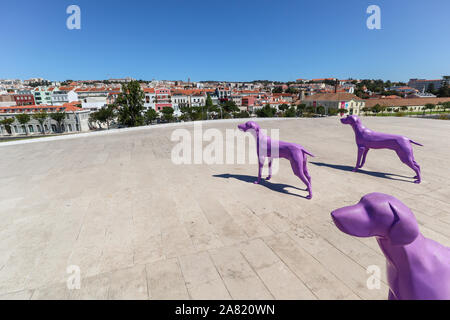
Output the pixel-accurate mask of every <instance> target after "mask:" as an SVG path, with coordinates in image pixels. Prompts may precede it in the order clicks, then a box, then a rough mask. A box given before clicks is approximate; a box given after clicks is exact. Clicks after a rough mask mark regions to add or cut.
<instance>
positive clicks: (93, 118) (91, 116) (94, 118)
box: [88, 111, 102, 129]
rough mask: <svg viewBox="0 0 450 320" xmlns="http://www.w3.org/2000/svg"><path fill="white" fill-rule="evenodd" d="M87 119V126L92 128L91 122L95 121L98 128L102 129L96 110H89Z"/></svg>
mask: <svg viewBox="0 0 450 320" xmlns="http://www.w3.org/2000/svg"><path fill="white" fill-rule="evenodd" d="M88 121H89V126H90V127H91V128H92V127H93V125H92V124H93V123H96V124H97V125H98V126H99V128H100V129H102V123H101V122H100V121H99V120H98V118H97V111H95V112H91V113H90V114H89V119H88Z"/></svg>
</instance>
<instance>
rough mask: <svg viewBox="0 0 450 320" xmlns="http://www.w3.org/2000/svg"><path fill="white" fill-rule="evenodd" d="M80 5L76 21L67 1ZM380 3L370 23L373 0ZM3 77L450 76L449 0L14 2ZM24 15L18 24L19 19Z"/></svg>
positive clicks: (0, 59)
mask: <svg viewBox="0 0 450 320" xmlns="http://www.w3.org/2000/svg"><path fill="white" fill-rule="evenodd" d="M71 4H76V5H78V6H79V7H80V9H81V29H80V30H69V29H68V28H67V27H66V20H67V18H68V17H69V14H67V13H66V9H67V7H68V6H69V5H71ZM372 4H375V5H378V6H379V7H380V9H381V29H380V30H370V29H368V28H367V26H366V20H367V19H368V17H369V16H370V14H367V13H366V10H367V8H368V6H369V5H372ZM6 9H8V10H7V11H8V13H9V14H8V16H6V17H5V19H3V20H2V23H4V28H6V27H7V26H14V28H11V27H9V30H10V31H9V32H7V33H5V43H8V44H9V46H10V48H11V49H10V50H2V52H0V70H2V74H1V75H0V77H1V78H20V79H28V78H33V77H43V78H46V79H52V80H57V81H63V80H66V79H74V80H76V79H109V78H123V77H126V76H130V77H133V78H135V79H146V80H150V79H161V80H162V79H166V80H187V79H188V78H190V79H191V81H206V80H215V81H238V82H248V81H253V80H258V79H262V80H263V79H267V80H271V81H283V82H287V81H295V79H297V78H307V79H310V78H322V77H336V78H339V79H347V78H355V79H383V80H391V81H402V82H405V81H407V80H408V79H410V78H427V79H438V78H441V77H442V76H443V75H446V74H449V73H450V63H449V62H448V57H447V56H446V54H447V52H449V50H450V44H449V43H448V41H442V39H441V35H442V32H440V30H442V31H443V32H444V31H445V30H450V21H448V19H445V12H448V9H450V4H449V3H447V2H444V1H431V2H428V3H425V2H421V1H415V0H414V1H405V0H400V1H395V3H393V2H390V1H385V0H382V1H376V3H372V2H367V1H356V0H350V1H346V2H345V3H334V2H330V1H316V2H314V3H310V2H307V1H287V0H286V1H278V2H277V3H273V2H271V1H258V2H256V1H250V0H249V1H245V2H242V1H230V2H228V3H227V4H226V5H224V4H223V3H217V2H206V1H200V0H199V1H194V2H189V3H186V2H184V1H172V2H170V3H168V4H167V3H166V4H162V3H154V2H145V3H142V2H140V1H128V2H127V3H123V2H119V1H108V2H105V1H96V2H92V1H90V2H89V1H84V0H79V1H75V3H74V2H72V1H70V2H69V1H58V2H54V1H44V2H39V3H34V2H29V3H27V4H26V5H25V6H23V4H19V3H14V2H8V4H6ZM18 21H19V22H20V23H19V24H18V23H17V22H18Z"/></svg>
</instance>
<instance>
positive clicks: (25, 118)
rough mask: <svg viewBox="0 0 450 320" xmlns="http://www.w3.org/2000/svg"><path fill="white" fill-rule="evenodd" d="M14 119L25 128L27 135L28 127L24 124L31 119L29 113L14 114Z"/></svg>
mask: <svg viewBox="0 0 450 320" xmlns="http://www.w3.org/2000/svg"><path fill="white" fill-rule="evenodd" d="M16 119H17V121H18V122H19V123H20V124H21V125H22V126H23V127H24V128H25V134H26V135H28V129H27V126H26V124H27V123H28V122H30V120H31V118H30V115H29V114H27V113H21V114H18V115H16Z"/></svg>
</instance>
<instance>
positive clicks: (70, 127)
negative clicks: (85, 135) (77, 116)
mask: <svg viewBox="0 0 450 320" xmlns="http://www.w3.org/2000/svg"><path fill="white" fill-rule="evenodd" d="M69 132H72V125H71V124H70V123H69Z"/></svg>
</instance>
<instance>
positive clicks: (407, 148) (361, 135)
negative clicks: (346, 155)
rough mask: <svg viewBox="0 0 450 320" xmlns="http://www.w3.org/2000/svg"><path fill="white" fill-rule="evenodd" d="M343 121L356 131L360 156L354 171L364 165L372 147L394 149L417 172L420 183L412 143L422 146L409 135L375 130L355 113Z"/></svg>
mask: <svg viewBox="0 0 450 320" xmlns="http://www.w3.org/2000/svg"><path fill="white" fill-rule="evenodd" d="M341 123H343V124H349V125H351V126H352V128H353V131H354V132H355V139H356V145H357V147H358V156H357V160H356V166H355V168H354V169H353V171H357V170H358V169H360V168H362V167H363V166H364V163H365V162H366V157H367V153H368V152H369V150H370V149H391V150H394V151H395V152H396V153H397V155H398V157H399V158H400V160H401V161H402V162H403V163H404V164H406V165H407V166H408V167H410V168H411V169H412V170H414V172H415V173H416V176H415V177H414V179H416V180H415V181H414V182H415V183H420V181H421V176H420V166H419V164H418V163H417V162H416V161H415V159H414V154H413V148H412V146H411V143H413V144H416V145H419V146H422V145H421V144H420V143H417V142H415V141H413V140H411V139H409V138H407V137H403V136H399V135H395V134H387V133H381V132H375V131H372V130H370V129H367V128H366V127H364V126H363V124H362V123H361V119H359V117H358V116H355V115H349V116H347V117H345V118H342V119H341Z"/></svg>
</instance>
